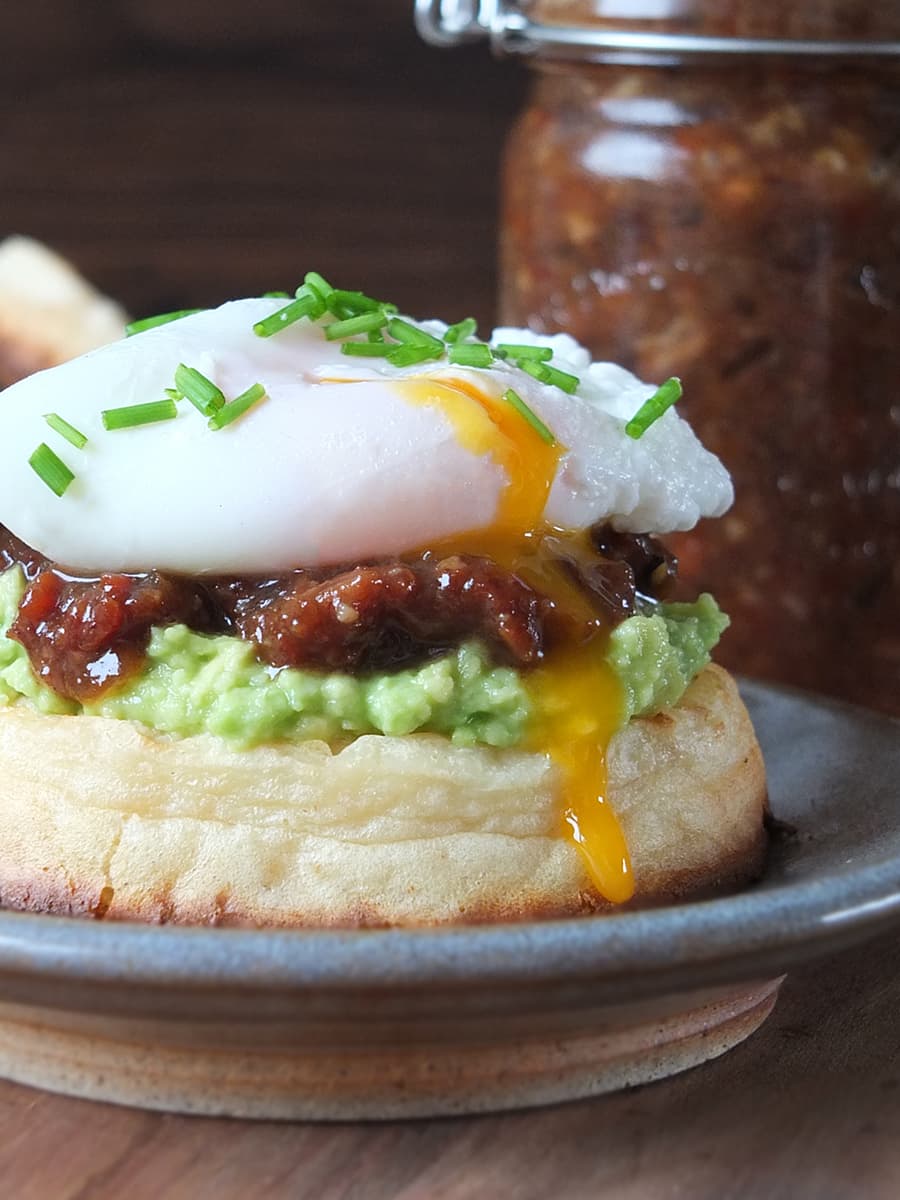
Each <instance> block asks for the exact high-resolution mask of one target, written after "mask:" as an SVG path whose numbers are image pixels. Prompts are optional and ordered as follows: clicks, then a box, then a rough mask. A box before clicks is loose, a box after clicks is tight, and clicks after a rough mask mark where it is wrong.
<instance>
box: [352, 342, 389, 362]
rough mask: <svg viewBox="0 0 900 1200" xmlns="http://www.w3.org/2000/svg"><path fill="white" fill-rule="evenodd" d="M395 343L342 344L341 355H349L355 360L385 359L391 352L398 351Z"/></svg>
mask: <svg viewBox="0 0 900 1200" xmlns="http://www.w3.org/2000/svg"><path fill="white" fill-rule="evenodd" d="M399 348H400V347H399V346H397V344H396V342H384V341H378V342H344V343H343V344H342V345H341V354H349V355H351V356H355V357H356V358H386V357H387V356H388V354H390V353H391V352H392V351H393V350H398V349H399Z"/></svg>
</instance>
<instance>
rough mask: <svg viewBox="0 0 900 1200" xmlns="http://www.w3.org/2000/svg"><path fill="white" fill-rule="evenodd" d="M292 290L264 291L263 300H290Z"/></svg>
mask: <svg viewBox="0 0 900 1200" xmlns="http://www.w3.org/2000/svg"><path fill="white" fill-rule="evenodd" d="M290 298H291V293H290V292H263V300H290Z"/></svg>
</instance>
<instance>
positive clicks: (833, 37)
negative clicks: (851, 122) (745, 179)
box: [415, 0, 900, 65]
mask: <svg viewBox="0 0 900 1200" xmlns="http://www.w3.org/2000/svg"><path fill="white" fill-rule="evenodd" d="M415 14H416V26H417V28H418V30H419V33H420V34H421V36H422V37H423V38H424V39H425V41H427V42H430V43H431V44H432V45H435V46H458V45H461V44H463V43H466V42H473V41H479V40H482V39H486V40H488V41H489V42H490V43H491V46H492V48H493V49H494V51H495V52H497V53H499V54H517V55H528V56H531V57H553V58H565V59H576V60H581V61H586V62H599V63H604V62H617V63H629V64H632V65H646V64H658V65H671V64H675V63H679V62H682V61H684V60H686V59H697V58H716V59H720V60H721V59H722V58H728V59H734V58H740V57H745V56H765V57H769V56H779V57H782V56H785V57H795V58H796V57H800V58H806V59H813V58H828V59H833V58H850V59H858V58H881V59H883V58H897V57H900V0H878V3H876V4H868V3H862V4H857V3H848V2H847V0H807V2H806V3H797V4H790V3H788V4H786V3H785V2H784V0H521V2H517V0H416V8H415Z"/></svg>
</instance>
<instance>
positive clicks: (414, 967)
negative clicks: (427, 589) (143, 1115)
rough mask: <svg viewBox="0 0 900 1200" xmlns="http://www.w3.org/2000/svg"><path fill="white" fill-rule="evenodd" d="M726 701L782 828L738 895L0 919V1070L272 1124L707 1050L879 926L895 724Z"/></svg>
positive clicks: (895, 881)
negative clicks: (387, 917) (801, 968)
mask: <svg viewBox="0 0 900 1200" xmlns="http://www.w3.org/2000/svg"><path fill="white" fill-rule="evenodd" d="M743 690H744V696H745V699H746V700H747V703H748V706H749V707H750V709H751V713H752V716H753V719H754V723H755V725H756V728H757V732H758V734H759V738H760V742H761V743H762V746H763V750H764V753H765V757H766V762H767V767H768V772H769V781H770V795H771V801H772V808H773V811H774V813H775V814H776V816H777V817H779V818H780V819H781V820H783V821H786V822H789V823H790V824H791V825H793V826H794V827H795V830H796V831H795V832H794V833H793V834H791V835H790V836H786V837H782V838H780V839H778V840H777V841H776V844H775V846H774V849H773V852H772V855H771V858H770V861H769V865H768V869H767V872H766V875H765V878H764V879H763V880H762V881H761V882H760V883H759V884H758V885H756V886H755V887H753V888H751V889H750V890H748V891H745V892H743V893H741V894H740V895H737V896H732V897H726V898H722V899H717V900H711V901H703V902H696V903H691V904H684V905H680V906H677V907H672V908H665V909H658V910H655V911H647V912H642V913H623V914H621V915H618V916H612V917H599V918H581V919H578V920H568V921H551V922H545V923H540V924H527V925H507V926H481V927H473V928H459V929H441V930H432V931H417V932H416V931H395V930H385V931H382V930H370V931H360V932H323V933H315V932H268V931H239V930H220V929H181V928H175V927H162V928H160V927H143V926H132V925H115V924H108V925H107V924H102V923H97V922H89V921H81V920H75V919H65V918H53V917H40V916H31V915H25V914H16V913H3V914H0V1074H5V1075H6V1076H8V1077H9V1078H13V1079H17V1080H20V1081H22V1082H26V1083H32V1084H36V1085H39V1086H44V1087H49V1088H53V1089H55V1090H59V1091H66V1092H71V1093H74V1094H77V1095H84V1096H91V1097H95V1098H100V1099H107V1100H114V1101H117V1102H122V1103H131V1104H140V1105H144V1106H148V1107H154V1108H166V1109H175V1110H178V1111H187V1112H205V1113H227V1114H231V1115H236V1116H253V1117H282V1118H313V1119H333V1118H344V1119H346V1118H359V1117H367V1118H372V1117H376V1118H377V1117H383V1118H387V1117H397V1116H425V1115H433V1114H436V1113H451V1112H453V1113H456V1112H473V1111H485V1110H488V1109H493V1108H500V1107H514V1106H523V1105H531V1104H539V1103H545V1102H548V1101H554V1100H561V1099H570V1098H575V1097H578V1096H585V1095H591V1094H596V1093H598V1092H602V1091H608V1090H611V1089H613V1088H618V1087H623V1086H628V1085H630V1084H634V1083H640V1082H646V1081H647V1080H650V1079H654V1078H659V1077H661V1076H663V1075H667V1074H671V1073H672V1072H673V1071H677V1070H682V1069H684V1068H685V1067H688V1066H693V1065H695V1064H697V1063H699V1062H702V1061H703V1060H704V1059H707V1058H710V1057H713V1056H714V1055H716V1054H719V1053H722V1052H723V1051H724V1050H726V1049H728V1048H729V1047H730V1046H732V1045H734V1044H735V1043H736V1042H738V1041H740V1040H741V1039H742V1038H744V1037H746V1036H747V1034H748V1033H750V1032H752V1030H753V1029H755V1028H756V1027H757V1026H758V1025H759V1024H760V1023H761V1022H762V1020H764V1019H765V1016H766V1015H767V1013H768V1012H769V1011H770V1009H771V1007H772V1005H773V1003H774V1000H775V996H776V992H777V987H778V982H779V977H780V976H781V975H782V974H783V973H784V972H785V971H786V970H787V969H788V968H789V967H790V966H792V965H794V964H797V963H800V962H802V961H804V960H808V959H810V958H812V957H814V956H816V955H819V954H822V953H825V952H827V951H831V950H834V949H836V948H840V947H841V946H844V945H847V944H849V943H851V942H853V941H856V940H859V939H861V938H862V937H864V936H867V935H868V934H870V933H875V932H877V931H878V930H880V929H881V928H883V927H884V926H885V925H886V924H887V923H889V922H891V921H898V920H900V783H898V780H900V724H898V723H897V722H893V721H890V720H888V719H887V718H883V717H878V716H875V715H872V714H869V713H866V712H863V711H861V710H858V709H852V708H849V707H846V706H843V705H840V704H836V703H832V702H828V701H824V700H819V699H815V698H812V697H809V696H806V695H803V694H801V693H797V692H792V691H789V690H786V689H780V688H774V687H768V686H765V685H762V684H756V683H748V684H746V685H745V686H744V689H743Z"/></svg>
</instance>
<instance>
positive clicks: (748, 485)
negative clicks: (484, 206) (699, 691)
mask: <svg viewBox="0 0 900 1200" xmlns="http://www.w3.org/2000/svg"><path fill="white" fill-rule="evenodd" d="M444 8H445V6H441V5H439V4H437V5H436V4H429V3H427V2H426V3H423V4H422V5H421V7H420V25H424V24H426V23H427V22H428V21H429V20H430V21H431V23H432V24H433V25H435V26H436V27H437V31H436V35H435V37H436V38H437V39H441V38H442V39H443V40H444V41H447V40H450V39H451V38H453V37H457V36H460V35H464V36H470V35H472V34H473V33H476V32H478V30H479V29H480V30H481V31H482V32H489V33H490V34H491V35H492V37H493V40H494V44H495V47H496V48H499V49H500V50H507V51H510V50H511V51H514V52H522V53H526V54H527V55H528V56H529V61H530V64H531V65H532V67H533V68H534V69H535V73H534V80H533V88H532V95H531V101H530V104H529V105H528V107H527V110H526V111H525V112H524V113H523V114H522V116H521V118H520V119H519V121H518V123H517V125H516V126H515V128H514V129H513V131H512V134H511V137H510V140H509V143H508V146H507V152H506V156H505V163H504V171H503V210H502V233H501V292H500V318H501V321H502V322H503V323H504V324H516V325H518V324H528V325H531V326H533V327H534V328H536V329H540V330H547V331H551V330H559V329H564V330H568V331H569V332H570V333H572V334H573V335H574V336H575V337H577V338H578V339H579V340H580V341H581V342H583V343H584V344H585V345H587V346H589V347H590V348H591V350H592V351H593V352H594V355H595V356H599V357H602V358H610V359H614V360H616V361H618V362H621V363H623V364H625V365H626V366H628V367H630V368H631V369H632V370H633V371H635V372H636V373H637V374H638V375H639V376H641V377H642V378H644V379H647V380H657V381H659V380H662V379H664V378H666V377H667V376H669V375H672V374H676V375H680V376H681V377H682V379H683V383H684V400H683V401H682V411H683V413H684V415H685V416H686V417H687V418H688V419H689V420H690V421H691V423H692V424H693V425H694V428H695V429H696V430H697V432H698V434H699V435H700V437H701V438H702V440H703V441H704V442H705V443H706V444H707V445H708V446H709V447H710V448H711V449H713V450H715V451H716V452H717V453H718V454H719V455H720V457H721V458H722V459H723V460H724V462H725V464H726V465H727V466H728V468H729V469H730V471H731V472H732V475H733V477H734V482H735V489H736V493H737V500H736V503H735V505H734V508H733V509H732V511H731V512H730V513H729V514H728V516H726V517H725V518H724V519H723V520H720V521H715V522H709V523H708V525H702V526H701V527H700V528H699V529H698V530H696V531H695V532H693V533H690V534H686V535H682V536H681V537H680V538H678V539H673V542H677V543H678V544H677V549H678V552H679V555H680V560H681V568H680V574H681V579H682V582H683V585H684V587H685V588H686V589H687V590H689V591H693V592H696V591H697V590H698V589H708V590H710V591H712V592H714V593H715V595H716V597H717V598H718V599H719V601H720V603H721V604H722V606H723V607H724V608H725V609H726V610H727V611H729V612H730V614H731V617H732V627H731V629H730V631H729V633H728V634H727V636H726V638H725V640H724V642H723V645H722V647H721V652H720V653H719V657H720V658H721V659H722V660H723V661H724V662H725V664H726V665H730V666H732V667H735V668H737V669H739V670H742V671H745V672H748V673H750V674H754V675H759V676H764V677H767V678H770V679H776V680H782V681H785V682H789V683H794V684H798V685H800V686H803V687H809V688H814V689H817V690H820V691H825V692H830V693H832V694H833V695H836V696H842V697H844V698H846V699H849V700H854V701H857V702H860V703H863V704H868V705H871V706H873V707H876V708H881V709H884V710H886V711H893V712H895V713H900V0H877V2H869V0H794V2H793V3H785V2H784V0H535V2H533V3H531V4H523V5H514V4H506V3H502V2H500V3H492V4H490V5H484V4H482V5H481V6H480V11H479V13H478V15H477V16H475V17H473V18H472V20H471V21H470V23H469V24H468V25H466V24H465V22H461V21H460V19H459V17H458V8H459V6H458V5H457V6H455V8H454V11H456V12H457V16H456V19H455V23H454V22H451V21H450V20H449V16H448V14H447V13H446V12H445V11H444ZM470 8H471V6H470ZM475 8H476V9H477V8H478V6H475ZM433 40H434V39H433Z"/></svg>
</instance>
